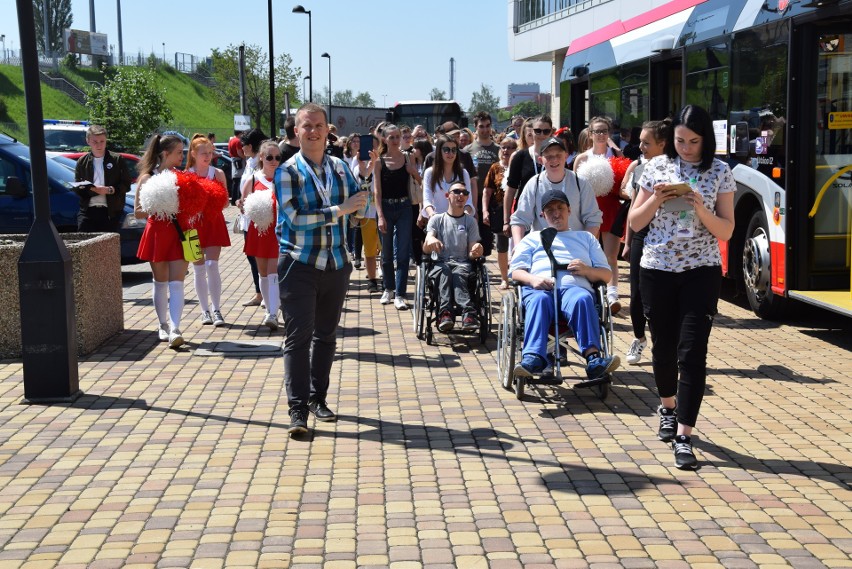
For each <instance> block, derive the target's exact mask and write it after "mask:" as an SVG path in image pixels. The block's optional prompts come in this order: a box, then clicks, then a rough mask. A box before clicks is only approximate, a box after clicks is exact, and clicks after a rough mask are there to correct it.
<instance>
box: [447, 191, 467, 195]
mask: <svg viewBox="0 0 852 569" xmlns="http://www.w3.org/2000/svg"><path fill="white" fill-rule="evenodd" d="M450 193H451V194H455V195H457V196H469V195H470V192H469V191H467V190H450Z"/></svg>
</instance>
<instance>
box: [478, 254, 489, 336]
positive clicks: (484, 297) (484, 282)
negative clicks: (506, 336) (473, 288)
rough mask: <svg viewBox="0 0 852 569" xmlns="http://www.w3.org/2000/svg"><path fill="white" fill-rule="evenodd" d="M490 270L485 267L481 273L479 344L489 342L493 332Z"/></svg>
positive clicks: (481, 269) (479, 285)
mask: <svg viewBox="0 0 852 569" xmlns="http://www.w3.org/2000/svg"><path fill="white" fill-rule="evenodd" d="M488 278H489V276H488V269H487V268H486V267H485V265H482V266H481V267H480V271H479V284H478V287H479V292H480V294H479V343H480V344H484V343H485V342H487V341H488V334H489V333H490V332H491V286H490V284H489V282H488Z"/></svg>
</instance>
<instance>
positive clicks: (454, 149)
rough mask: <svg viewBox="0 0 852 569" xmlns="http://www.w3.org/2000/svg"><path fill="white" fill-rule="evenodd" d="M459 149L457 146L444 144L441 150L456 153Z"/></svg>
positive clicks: (445, 152) (446, 152)
mask: <svg viewBox="0 0 852 569" xmlns="http://www.w3.org/2000/svg"><path fill="white" fill-rule="evenodd" d="M458 151H459V149H458V148H456V147H455V146H442V147H441V152H443V153H444V154H455V153H456V152H458Z"/></svg>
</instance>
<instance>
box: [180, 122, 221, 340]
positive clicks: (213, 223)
mask: <svg viewBox="0 0 852 569" xmlns="http://www.w3.org/2000/svg"><path fill="white" fill-rule="evenodd" d="M214 152H215V149H214V147H213V143H211V142H210V140H209V139H207V138H205V137H204V136H203V135H201V134H196V135H195V136H193V137H192V142H190V144H189V158H188V160H187V163H186V170H187V172H193V173H195V174H197V175H198V177H199V178H204V179H207V180H214V181H216V182H218V183H219V184H221V186H222V187H223V188H225V187H226V183H227V182H226V179H225V173H224V172H223V171H222V170H220V169H219V168H216V167H215V166H213V165H211V161H212V160H213V155H214ZM213 189H214V190H215V189H216V188H213ZM222 195H224V198H225V201H224V203H222V200H221V196H219V197H220V199H219V200H216V199H215V198H214V199H211V200H210V202H211V205H210V207H209V208H207V209H205V211H204V213H203V215H202V217H201V222H200V224H199V225H198V240H199V241H200V242H201V249H202V251H203V252H204V257H203V258H202V259H201V260H200V261H198V262H196V263H193V264H192V270H193V275H194V277H195V292H196V294H197V295H198V304H199V305H200V306H201V324H204V325H209V324H212V325H213V326H216V327H219V326H224V325H225V319H224V318H222V311H221V307H222V305H221V300H222V277H221V275H220V273H219V255H220V254H221V252H222V247H230V246H231V239H230V237H229V236H228V227H227V225H226V224H225V216H224V215H223V214H222V208H223V207H225V206H227V205H228V201H227V198H228V194H227V189H226V190H225V192H224V194H222ZM210 197H213V196H210ZM214 202H215V205H213V203H214ZM219 205H222V207H219ZM211 308H212V314H211Z"/></svg>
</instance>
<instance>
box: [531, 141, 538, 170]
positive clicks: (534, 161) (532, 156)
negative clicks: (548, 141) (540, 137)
mask: <svg viewBox="0 0 852 569" xmlns="http://www.w3.org/2000/svg"><path fill="white" fill-rule="evenodd" d="M530 158H532V163H533V170H535V175H536V176H538V160H536V159H535V149H534V148H533V147H532V146H530Z"/></svg>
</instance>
